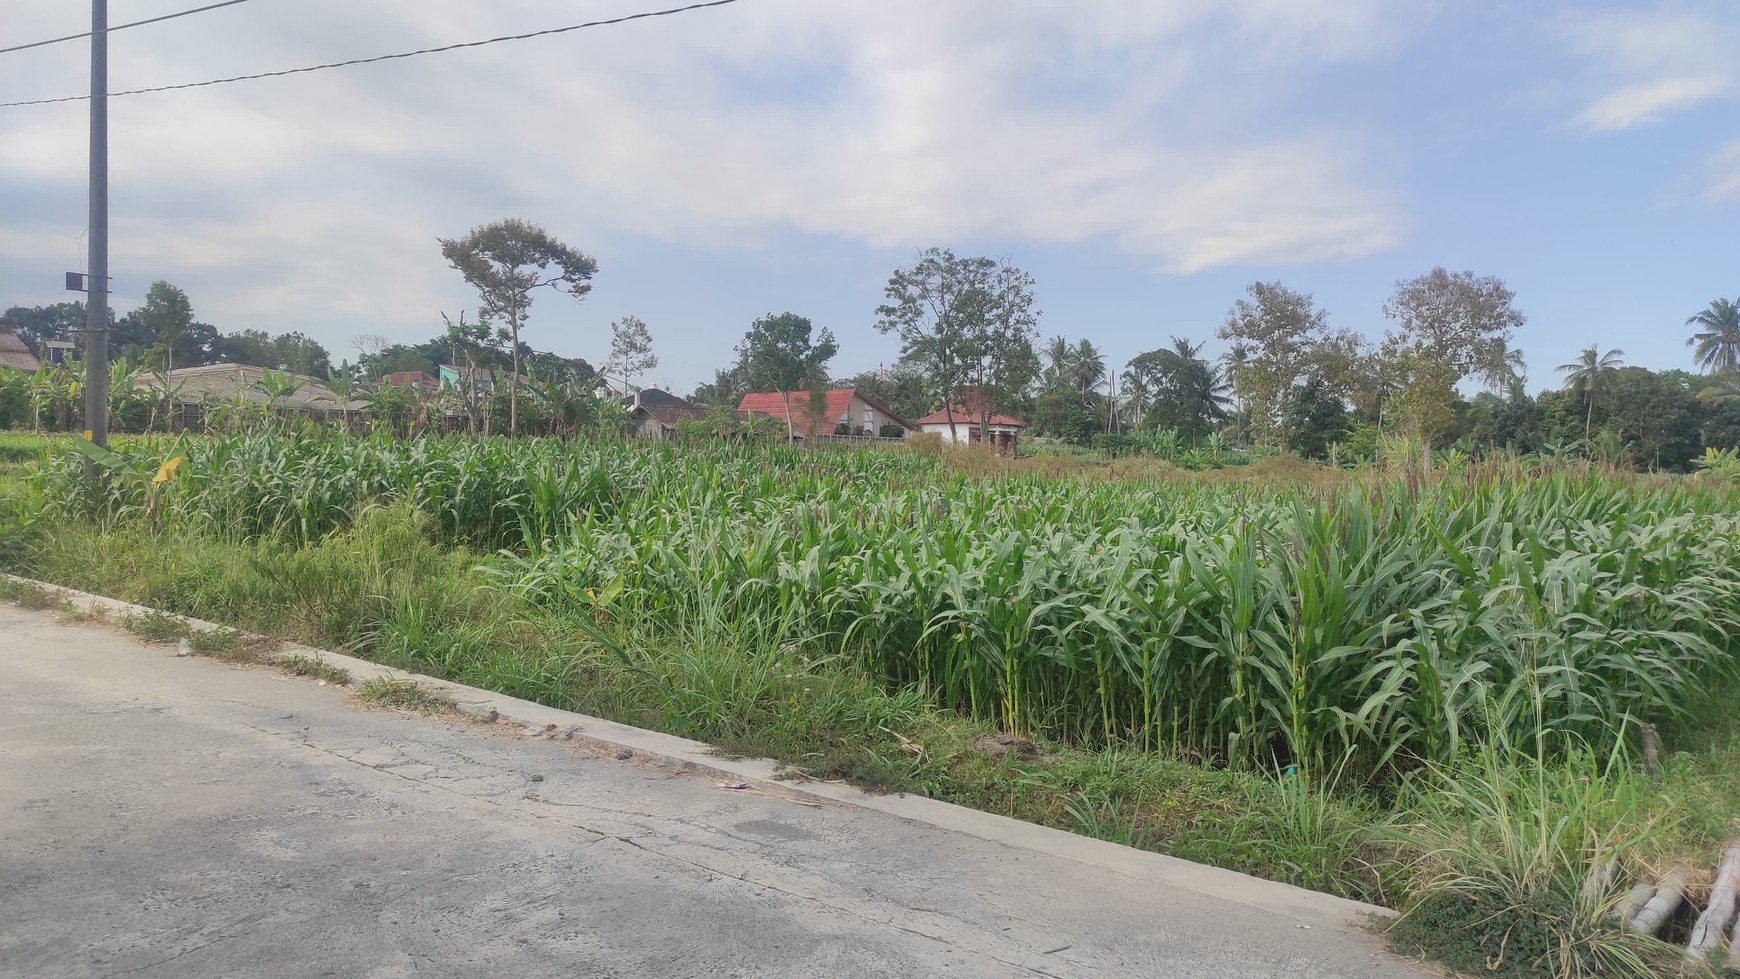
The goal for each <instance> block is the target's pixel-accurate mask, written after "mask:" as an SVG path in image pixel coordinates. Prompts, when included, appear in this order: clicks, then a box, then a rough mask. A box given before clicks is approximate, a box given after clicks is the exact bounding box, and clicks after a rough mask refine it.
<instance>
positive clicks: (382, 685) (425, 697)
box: [356, 676, 454, 714]
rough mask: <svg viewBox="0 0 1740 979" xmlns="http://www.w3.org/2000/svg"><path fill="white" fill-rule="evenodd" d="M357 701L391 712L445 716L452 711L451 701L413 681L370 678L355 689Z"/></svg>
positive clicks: (382, 677)
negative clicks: (399, 711)
mask: <svg viewBox="0 0 1740 979" xmlns="http://www.w3.org/2000/svg"><path fill="white" fill-rule="evenodd" d="M356 696H357V699H358V700H361V701H363V702H365V703H370V704H374V705H375V706H377V707H386V708H390V709H392V710H402V711H410V712H411V713H415V714H447V713H451V712H452V711H453V710H454V706H453V701H451V700H448V699H447V698H446V697H443V696H441V695H440V694H438V693H435V692H434V691H432V690H430V689H429V688H428V687H425V686H423V685H422V684H420V683H418V682H417V681H415V680H395V679H392V678H390V677H384V676H377V677H371V678H369V679H367V680H364V681H363V682H362V686H360V687H358V688H357V691H356Z"/></svg>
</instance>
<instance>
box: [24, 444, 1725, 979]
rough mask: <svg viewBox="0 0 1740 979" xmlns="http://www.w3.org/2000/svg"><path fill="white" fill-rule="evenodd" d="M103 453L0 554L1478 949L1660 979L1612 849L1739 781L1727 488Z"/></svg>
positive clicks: (1496, 470)
mask: <svg viewBox="0 0 1740 979" xmlns="http://www.w3.org/2000/svg"><path fill="white" fill-rule="evenodd" d="M177 457H185V459H186V462H184V463H183V464H181V465H180V466H179V467H178V468H175V469H174V470H173V471H172V472H171V473H170V474H169V475H168V476H166V477H165V478H164V479H163V480H162V481H161V482H156V481H155V480H156V477H157V476H158V475H159V474H161V472H162V468H161V467H162V464H163V463H165V462H167V461H168V460H170V459H174V458H177ZM1283 462H1285V464H1284V465H1283V464H1282V463H1283ZM82 465H83V459H82V457H78V456H76V455H74V454H62V455H58V456H55V457H53V458H51V459H49V460H48V462H47V463H46V464H45V466H44V468H43V470H42V472H41V473H40V474H39V475H38V476H36V477H35V478H34V479H32V480H31V481H30V485H29V486H28V487H27V488H26V489H25V490H23V492H28V493H31V494H34V496H33V497H32V498H31V499H30V500H28V501H25V502H24V503H22V504H21V505H20V506H19V509H20V510H21V511H28V512H31V513H37V514H41V518H40V520H39V521H38V522H36V523H34V524H32V525H30V526H29V527H28V528H25V529H21V530H19V531H16V532H14V533H12V534H10V535H9V536H8V538H7V540H6V541H5V551H6V553H9V554H14V555H17V557H16V558H14V559H12V560H11V561H10V563H9V565H8V567H9V568H10V569H12V570H15V571H17V572H18V573H21V574H28V575H31V576H34V577H38V578H42V579H46V580H51V581H57V582H64V583H67V584H74V585H78V586H80V587H85V588H89V589H91V590H94V591H98V592H102V593H105V594H110V595H114V596H116V597H119V598H124V599H127V600H131V601H136V602H140V603H141V604H146V605H150V606H153V607H158V608H162V609H165V610H166V611H170V612H175V613H181V614H188V615H196V616H199V617H201V618H207V619H213V620H216V621H221V622H224V623H226V624H229V625H233V626H237V627H241V628H246V629H250V630H255V631H260V632H266V633H269V634H272V635H276V636H281V637H284V638H290V639H296V640H301V641H305V642H309V643H311V644H317V645H324V646H329V647H338V648H343V649H346V650H347V651H351V652H354V653H356V654H358V655H363V656H367V657H369V658H372V659H375V660H377V661H380V662H384V663H388V664H392V665H397V666H401V667H405V668H408V669H412V670H415V671H419V672H422V673H425V674H430V675H434V676H438V677H442V678H449V679H453V680H456V681H459V682H464V683H468V684H474V685H478V686H483V687H488V688H492V689H496V690H501V691H503V692H506V693H509V694H511V695H514V696H519V697H524V698H527V699H533V700H537V701H540V702H544V703H549V704H553V705H556V706H560V707H566V708H570V709H577V710H582V711H586V712H589V713H593V714H598V715H601V716H606V717H610V718H613V719H617V720H621V721H625V722H628V723H633V724H639V725H642V726H648V727H653V728H657V729H660V730H665V731H670V732H673V733H678V734H683V735H686V736H690V737H695V738H699V739H702V740H707V741H710V742H712V743H714V744H717V745H719V746H720V747H721V748H722V749H723V750H726V751H731V752H741V753H745V754H755V755H766V756H771V757H776V758H779V759H782V760H784V761H785V762H787V763H788V765H790V766H791V767H792V768H793V769H794V770H795V771H797V772H800V773H802V774H804V775H808V776H812V777H817V778H849V779H852V780H854V781H857V782H859V783H861V784H865V785H867V786H871V787H876V788H881V789H886V790H892V791H909V792H923V793H926V794H929V795H932V796H935V797H938V798H943V799H947V800H950V801H955V802H960V803H963V804H967V805H973V806H977V807H980V808H984V809H988V810H991V811H997V812H1003V813H1007V814H1010V815H1014V816H1018V817H1020V818H1025V819H1030V820H1033V821H1036V822H1041V823H1045V824H1048V825H1053V826H1059V827H1062V828H1066V829H1071V830H1074V831H1077V832H1082V833H1087V834H1091V835H1096V836H1100V837H1103V838H1107V839H1112V840H1116V841H1119V842H1124V843H1128V844H1130V845H1134V846H1141V847H1147V848H1151V849H1156V850H1161V851H1164V852H1168V853H1172V854H1176V855H1178V856H1182V857H1186V858H1189V859H1196V860H1202V861H1205V862H1209V863H1214V864H1218V865H1221V866H1227V867H1232V868H1235V869H1240V870H1246V871H1249V872H1252V873H1256V874H1260V875H1263V876H1267V877H1270V878H1274V879H1279V880H1285V881H1289V882H1293V883H1297V884H1301V885H1303V886H1308V887H1315V888H1320V889H1324V890H1329V891H1332V892H1335V893H1340V894H1344V895H1348V896H1352V897H1356V898H1361V899H1365V900H1372V901H1377V902H1381V903H1386V904H1390V905H1393V906H1397V907H1404V908H1413V909H1414V911H1413V913H1412V914H1411V915H1410V918H1409V924H1408V925H1406V926H1405V927H1404V929H1403V930H1402V931H1401V932H1399V933H1398V941H1399V942H1400V943H1401V944H1402V945H1403V946H1404V947H1407V948H1412V949H1422V950H1426V951H1428V952H1431V953H1432V954H1435V955H1439V956H1442V957H1444V958H1445V960H1446V961H1450V962H1452V963H1453V964H1454V963H1455V962H1458V961H1460V962H1469V961H1473V960H1472V959H1469V958H1464V959H1457V956H1458V955H1462V954H1464V953H1465V954H1466V955H1468V956H1475V955H1479V956H1484V959H1483V961H1485V960H1492V959H1493V958H1494V956H1495V954H1497V952H1498V949H1499V948H1501V947H1502V948H1504V949H1505V952H1504V953H1503V956H1502V959H1503V962H1504V963H1505V964H1506V967H1515V968H1517V969H1520V970H1523V971H1519V972H1517V973H1515V974H1517V975H1585V974H1586V975H1594V974H1621V975H1623V974H1627V973H1628V972H1629V973H1633V974H1648V968H1649V962H1650V961H1651V960H1652V959H1653V957H1654V956H1656V955H1658V954H1660V953H1661V951H1662V949H1663V947H1664V946H1661V945H1659V944H1658V943H1653V942H1650V941H1646V940H1642V939H1622V938H1618V937H1616V935H1615V932H1614V931H1613V930H1612V929H1611V928H1609V927H1608V926H1606V925H1605V924H1604V922H1605V921H1606V914H1607V913H1608V911H1609V910H1610V909H1611V907H1612V906H1613V903H1614V902H1615V901H1617V900H1618V899H1619V898H1620V897H1621V896H1622V894H1621V891H1622V890H1623V887H1622V882H1628V881H1626V880H1625V878H1624V877H1623V876H1621V877H1616V878H1614V881H1613V882H1612V883H1611V884H1608V885H1606V886H1602V887H1599V888H1596V889H1595V890H1594V891H1593V892H1591V893H1589V894H1587V895H1585V894H1584V892H1583V890H1582V888H1583V885H1584V883H1585V882H1586V881H1587V880H1588V879H1589V869H1590V868H1591V867H1593V866H1596V865H1600V866H1605V865H1606V864H1607V863H1608V862H1610V861H1614V860H1617V861H1618V862H1619V864H1620V865H1621V866H1622V867H1623V869H1624V871H1625V872H1626V873H1631V874H1635V873H1639V872H1642V871H1643V870H1645V869H1646V868H1653V869H1661V868H1665V867H1672V866H1684V867H1687V868H1693V869H1695V868H1697V867H1699V866H1702V865H1704V864H1706V863H1707V862H1708V861H1709V860H1710V858H1711V857H1712V856H1713V854H1714V852H1715V846H1716V844H1717V843H1718V842H1719V841H1720V840H1721V839H1722V838H1723V837H1724V834H1726V833H1728V832H1729V831H1730V822H1731V820H1732V818H1733V815H1734V813H1736V812H1740V778H1736V777H1735V776H1736V774H1737V773H1740V741H1736V739H1735V738H1734V733H1733V726H1732V724H1733V722H1732V718H1731V716H1729V715H1730V714H1731V711H1724V710H1723V709H1722V707H1723V704H1724V703H1725V699H1724V693H1723V692H1724V691H1727V690H1731V689H1733V686H1732V682H1733V680H1734V679H1735V677H1734V672H1735V670H1734V664H1735V659H1734V656H1733V652H1734V650H1733V647H1732V644H1731V642H1730V641H1729V639H1728V636H1729V634H1730V633H1732V632H1733V630H1734V629H1735V628H1736V626H1740V621H1736V616H1737V615H1740V612H1736V611H1734V610H1735V609H1737V608H1740V604H1737V603H1736V602H1735V600H1734V599H1735V588H1736V587H1737V586H1740V569H1736V567H1735V565H1734V561H1733V555H1734V553H1735V547H1736V546H1737V545H1740V517H1735V516H1732V515H1731V514H1732V512H1733V503H1734V493H1733V490H1732V489H1730V487H1729V483H1728V482H1727V481H1725V480H1722V479H1719V478H1715V477H1700V478H1698V479H1696V480H1681V481H1678V482H1671V481H1668V480H1667V479H1665V478H1656V479H1641V478H1636V477H1625V476H1619V475H1614V474H1609V473H1604V472H1602V471H1599V470H1597V469H1594V468H1591V467H1588V466H1585V465H1577V466H1541V467H1529V466H1524V465H1522V464H1520V463H1517V462H1515V461H1512V462H1509V463H1507V464H1505V465H1504V466H1503V467H1500V466H1498V465H1497V464H1476V463H1473V462H1469V461H1466V460H1463V461H1461V462H1458V463H1457V464H1456V466H1455V467H1454V468H1453V469H1452V470H1449V471H1446V470H1445V469H1443V468H1439V469H1432V468H1430V460H1410V461H1406V462H1404V463H1401V464H1399V465H1398V470H1397V474H1396V476H1395V477H1394V478H1385V477H1379V476H1376V475H1373V476H1372V477H1370V478H1367V479H1359V478H1353V477H1350V476H1348V475H1346V474H1341V473H1336V472H1334V471H1328V470H1320V469H1314V468H1311V467H1307V466H1303V464H1300V463H1298V462H1297V461H1296V460H1290V461H1289V460H1288V457H1284V456H1283V457H1276V458H1275V459H1269V460H1263V461H1262V462H1260V463H1257V464H1254V465H1250V466H1242V467H1236V468H1233V469H1227V470H1223V471H1221V472H1209V473H1201V474H1181V473H1178V471H1177V470H1173V469H1170V468H1167V469H1161V470H1153V471H1146V470H1143V469H1141V468H1140V467H1137V468H1135V469H1133V470H1126V471H1124V472H1121V473H1118V474H1088V475H1087V477H1086V478H1084V476H1082V475H1072V474H1069V473H1064V474H1062V475H1060V474H1059V471H1058V470H1054V469H1051V468H1047V467H1048V466H1050V465H1052V463H1051V461H1047V460H992V459H990V458H989V457H988V456H983V455H979V454H971V453H967V454H957V453H952V452H943V453H940V454H939V455H938V457H937V458H930V457H927V456H926V455H923V454H920V453H908V452H844V451H840V452H818V451H813V450H801V449H792V448H788V447H785V446H754V445H712V446H707V447H699V448H696V447H690V448H684V449H676V448H673V447H671V446H664V445H661V446H651V447H638V448H637V447H629V446H624V445H620V444H615V443H612V444H602V445H599V444H587V443H578V442H557V441H527V442H508V441H505V440H499V439H496V440H488V439H470V438H449V439H432V438H426V439H421V440H417V441H412V442H401V441H395V440H392V439H389V438H386V437H384V436H377V437H373V438H369V439H354V438H350V437H347V436H343V435H339V434H334V433H328V432H323V431H320V430H311V431H308V432H304V433H302V434H301V435H300V436H290V435H285V434H273V433H258V434H252V435H239V436H226V437H221V438H208V439H194V438H184V439H173V440H171V439H158V440H156V441H138V442H134V443H131V444H126V445H122V446H120V447H119V449H118V452H117V453H116V457H115V458H114V459H112V460H109V461H108V465H109V466H111V467H112V471H111V473H110V478H109V480H108V483H107V488H106V489H105V490H104V491H102V492H100V493H99V492H93V491H91V490H90V489H89V488H88V484H87V483H86V482H85V481H83V480H82V479H80V478H79V476H80V472H81V466H82ZM1132 473H1137V474H1141V475H1142V478H1138V479H1130V478H1128V477H1130V476H1131V475H1132ZM1108 476H1109V477H1110V478H1105V477H1108ZM98 554H101V555H102V556H103V560H101V561H96V560H93V557H94V556H95V555H98ZM365 689H366V690H367V691H369V692H368V693H366V694H365V696H367V697H370V698H373V699H376V700H379V699H382V698H395V697H401V695H403V696H409V694H405V693H404V692H403V691H388V690H386V689H384V688H383V687H382V686H381V685H379V684H375V685H370V686H366V687H365ZM395 703H396V705H398V706H405V702H404V701H403V700H402V699H401V700H398V701H395ZM411 709H416V708H411ZM1646 721H1647V722H1652V723H1655V724H1657V725H1658V726H1659V727H1660V729H1661V731H1662V733H1663V736H1664V739H1665V741H1666V746H1667V748H1668V753H1667V757H1666V765H1665V771H1664V773H1663V782H1662V787H1661V789H1660V790H1657V789H1656V788H1655V787H1654V786H1653V785H1651V784H1650V783H1649V780H1648V779H1646V778H1642V777H1640V776H1638V775H1636V774H1634V773H1633V772H1632V770H1631V766H1632V760H1633V759H1632V756H1633V754H1634V751H1635V748H1636V731H1637V726H1638V725H1639V724H1640V723H1642V722H1646ZM1495 961H1496V960H1495Z"/></svg>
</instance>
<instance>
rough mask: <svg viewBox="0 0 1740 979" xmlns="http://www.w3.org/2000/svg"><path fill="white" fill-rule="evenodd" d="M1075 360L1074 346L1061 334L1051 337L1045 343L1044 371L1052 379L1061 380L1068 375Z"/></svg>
mask: <svg viewBox="0 0 1740 979" xmlns="http://www.w3.org/2000/svg"><path fill="white" fill-rule="evenodd" d="M1074 360H1075V348H1074V347H1071V346H1070V345H1069V341H1068V340H1066V339H1064V338H1063V337H1061V336H1055V337H1052V338H1051V342H1050V343H1048V344H1046V345H1045V361H1046V364H1045V373H1046V374H1047V375H1048V376H1049V379H1050V380H1052V381H1058V380H1062V379H1063V378H1065V377H1068V376H1069V373H1070V368H1071V365H1072V364H1073V362H1074Z"/></svg>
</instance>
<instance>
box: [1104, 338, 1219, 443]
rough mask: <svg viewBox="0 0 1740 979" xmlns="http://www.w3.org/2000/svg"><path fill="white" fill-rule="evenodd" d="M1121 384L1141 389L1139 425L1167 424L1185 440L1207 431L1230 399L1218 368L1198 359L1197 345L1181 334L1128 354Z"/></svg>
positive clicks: (1151, 426) (1154, 425) (1131, 388)
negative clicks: (1163, 345)
mask: <svg viewBox="0 0 1740 979" xmlns="http://www.w3.org/2000/svg"><path fill="white" fill-rule="evenodd" d="M1124 387H1125V390H1128V391H1138V392H1141V396H1142V397H1143V403H1142V405H1141V416H1142V422H1141V427H1144V428H1170V429H1173V430H1175V431H1177V432H1178V434H1179V435H1180V436H1182V437H1183V438H1185V439H1187V440H1191V441H1195V440H1197V439H1201V438H1203V437H1205V436H1207V435H1208V434H1209V432H1210V431H1211V430H1212V429H1213V426H1214V423H1215V422H1218V421H1220V420H1222V419H1224V418H1225V417H1226V416H1227V406H1228V405H1230V404H1231V403H1232V399H1231V398H1230V397H1228V396H1227V393H1226V392H1227V390H1228V386H1227V383H1226V380H1225V378H1224V377H1223V376H1222V375H1221V372H1220V369H1219V368H1217V367H1215V366H1214V365H1213V364H1210V363H1209V362H1208V361H1207V360H1204V359H1203V357H1202V344H1200V343H1196V344H1192V343H1191V342H1190V341H1189V340H1186V339H1184V338H1183V337H1173V338H1172V346H1171V347H1169V348H1162V349H1160V350H1150V351H1148V352H1147V353H1144V354H1138V355H1137V356H1136V357H1134V358H1132V359H1131V360H1130V364H1129V367H1128V368H1126V369H1125V382H1124Z"/></svg>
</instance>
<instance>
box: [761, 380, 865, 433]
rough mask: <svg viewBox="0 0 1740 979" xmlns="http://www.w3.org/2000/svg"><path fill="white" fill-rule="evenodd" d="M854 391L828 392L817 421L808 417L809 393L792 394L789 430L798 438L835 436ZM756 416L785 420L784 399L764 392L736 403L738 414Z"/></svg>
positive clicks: (775, 394) (777, 393)
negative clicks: (836, 426)
mask: <svg viewBox="0 0 1740 979" xmlns="http://www.w3.org/2000/svg"><path fill="white" fill-rule="evenodd" d="M857 393H858V392H857V391H856V390H855V389H853V388H841V389H839V390H836V391H829V392H828V400H827V401H826V402H825V404H824V405H823V411H822V417H821V418H820V419H817V418H816V417H815V416H814V415H811V414H810V393H809V392H808V391H793V392H791V427H792V430H793V431H795V432H796V433H797V434H799V435H802V436H805V437H810V436H814V435H816V434H817V433H818V432H819V433H820V434H822V435H832V434H834V426H835V425H838V424H839V423H840V418H841V417H842V416H844V415H845V414H846V409H847V408H849V407H851V405H852V398H853V397H854V396H856V395H857ZM751 411H753V412H755V413H756V414H757V415H767V416H768V417H770V418H778V419H780V420H782V421H783V420H784V419H785V399H784V398H783V397H781V395H780V393H779V392H778V391H763V392H760V393H757V394H746V395H744V396H743V400H742V401H739V402H738V403H737V412H738V413H739V414H745V413H747V412H751Z"/></svg>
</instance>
